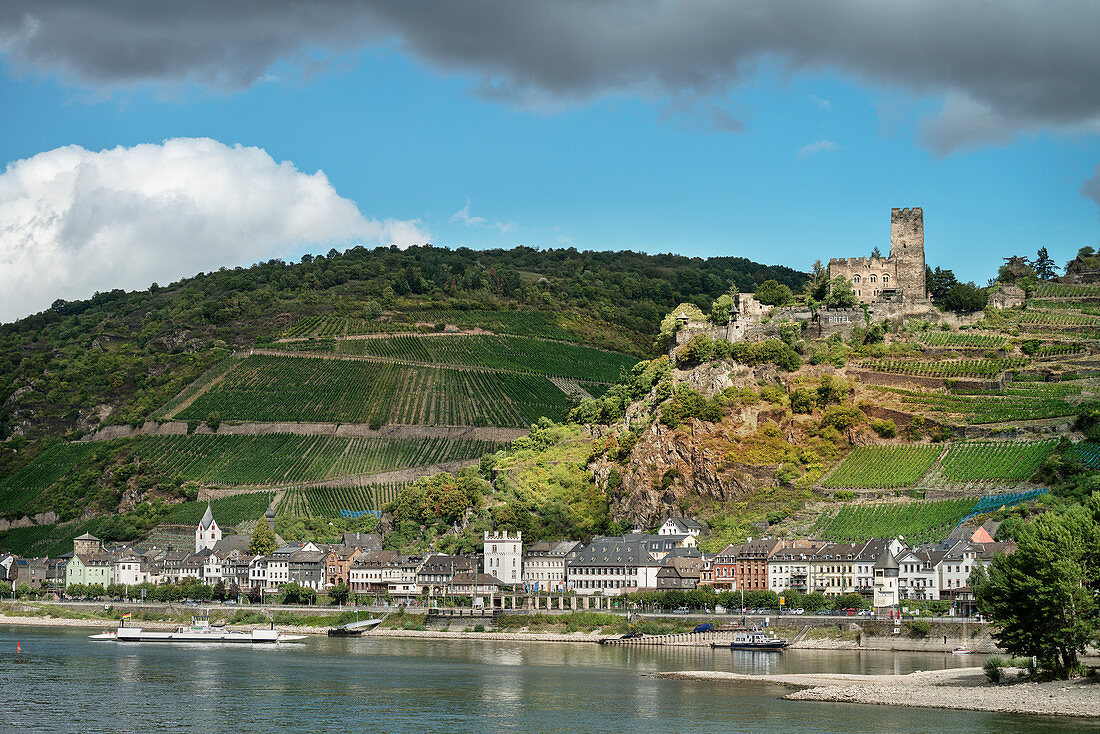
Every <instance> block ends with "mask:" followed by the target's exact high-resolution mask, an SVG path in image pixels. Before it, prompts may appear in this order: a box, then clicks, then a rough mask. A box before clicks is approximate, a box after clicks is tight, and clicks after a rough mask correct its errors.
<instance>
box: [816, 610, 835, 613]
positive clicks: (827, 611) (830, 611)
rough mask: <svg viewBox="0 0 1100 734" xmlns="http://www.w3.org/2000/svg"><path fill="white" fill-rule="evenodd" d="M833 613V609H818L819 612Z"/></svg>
mask: <svg viewBox="0 0 1100 734" xmlns="http://www.w3.org/2000/svg"><path fill="white" fill-rule="evenodd" d="M832 613H833V610H831V609H818V610H817V614H832Z"/></svg>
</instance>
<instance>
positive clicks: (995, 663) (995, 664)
mask: <svg viewBox="0 0 1100 734" xmlns="http://www.w3.org/2000/svg"><path fill="white" fill-rule="evenodd" d="M1004 666H1005V661H1004V658H1002V657H1001V656H999V655H993V656H991V657H990V658H989V659H988V660H986V661H985V665H983V666H982V670H984V671H985V677H986V678H989V682H990V683H1000V682H1001V680H1002V679H1003V678H1004Z"/></svg>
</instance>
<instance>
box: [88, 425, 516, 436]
mask: <svg viewBox="0 0 1100 734" xmlns="http://www.w3.org/2000/svg"><path fill="white" fill-rule="evenodd" d="M528 432H529V429H527V428H493V427H478V426H400V425H390V426H383V427H382V428H377V429H375V428H371V427H370V426H368V425H365V424H360V423H295V422H283V423H247V422H245V423H229V422H225V421H223V422H222V423H221V425H219V426H218V429H217V430H216V431H215V430H213V429H211V428H210V427H209V426H207V425H206V424H205V423H200V424H199V426H198V427H197V428H196V429H195V433H200V434H216V435H218V436H263V435H267V434H272V433H293V434H296V435H302V436H341V437H345V438H451V439H460V438H465V439H476V440H479V441H512V440H514V439H516V438H519V437H520V436H526V435H527V433H528ZM186 434H187V422H186V421H167V422H164V423H157V422H156V421H146V422H145V423H144V424H143V425H141V426H140V427H138V428H133V427H132V426H107V427H106V428H101V429H100V430H99V431H97V432H96V433H95V435H93V436H92V437H91V438H89V439H85V440H88V441H110V440H112V439H115V438H130V437H133V436H183V435H186Z"/></svg>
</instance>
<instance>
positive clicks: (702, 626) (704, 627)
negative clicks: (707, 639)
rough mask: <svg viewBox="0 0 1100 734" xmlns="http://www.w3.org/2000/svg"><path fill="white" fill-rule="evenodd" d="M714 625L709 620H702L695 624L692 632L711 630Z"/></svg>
mask: <svg viewBox="0 0 1100 734" xmlns="http://www.w3.org/2000/svg"><path fill="white" fill-rule="evenodd" d="M713 631H714V625H713V624H711V623H710V622H703V623H702V624H697V625H695V629H694V630H693V632H713Z"/></svg>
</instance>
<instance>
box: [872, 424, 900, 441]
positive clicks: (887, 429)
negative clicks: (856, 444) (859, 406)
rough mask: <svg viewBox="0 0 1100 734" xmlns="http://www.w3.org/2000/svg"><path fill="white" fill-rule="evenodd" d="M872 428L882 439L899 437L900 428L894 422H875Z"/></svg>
mask: <svg viewBox="0 0 1100 734" xmlns="http://www.w3.org/2000/svg"><path fill="white" fill-rule="evenodd" d="M871 428H872V429H873V430H874V432H875V433H877V434H878V435H879V436H881V437H882V438H893V437H894V436H896V435H898V426H897V424H896V423H894V421H892V420H884V421H881V420H873V421H871Z"/></svg>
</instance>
